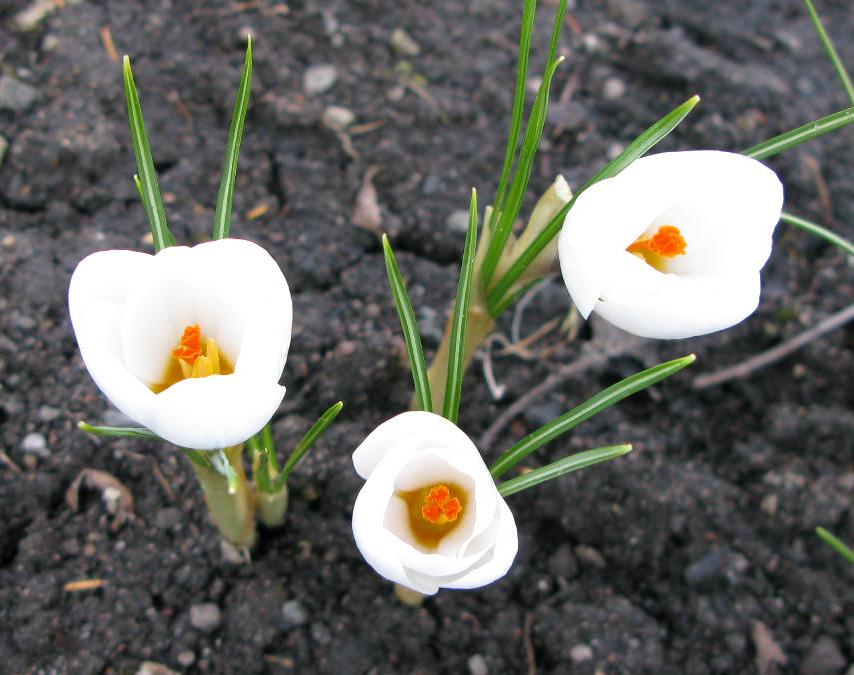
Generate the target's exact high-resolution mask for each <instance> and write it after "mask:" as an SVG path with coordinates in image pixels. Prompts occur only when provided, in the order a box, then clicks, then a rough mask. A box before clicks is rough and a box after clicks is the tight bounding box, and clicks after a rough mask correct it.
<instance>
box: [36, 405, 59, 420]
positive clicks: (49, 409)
mask: <svg viewBox="0 0 854 675" xmlns="http://www.w3.org/2000/svg"><path fill="white" fill-rule="evenodd" d="M61 414H62V411H61V410H60V409H59V408H54V407H53V406H52V405H43V406H42V407H41V408H39V419H40V420H41V421H42V422H53V421H54V420H55V419H57V418H58V417H59V416H60V415H61Z"/></svg>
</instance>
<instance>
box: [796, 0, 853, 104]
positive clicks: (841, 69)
mask: <svg viewBox="0 0 854 675" xmlns="http://www.w3.org/2000/svg"><path fill="white" fill-rule="evenodd" d="M804 4H805V5H806V6H807V11H808V12H809V13H810V18H811V19H812V22H813V25H814V26H815V30H816V32H817V33H818V39H819V40H821V44H823V45H824V49H825V51H827V55H828V56H829V57H830V61H831V63H833V67H834V68H835V69H836V74H837V75H838V76H839V79H840V80H842V86H843V88H844V89H845V93H846V94H848V100H849V101H851V103H852V105H854V86H852V84H851V78H850V77H849V76H848V71H847V70H845V64H844V63H842V59H840V58H839V54H838V53H837V51H836V47H834V46H833V41H832V40H831V39H830V36H829V35H828V34H827V31H826V30H824V25H822V23H821V19H820V18H819V16H818V12H816V11H815V7H813V4H812V2H811V1H810V0H804Z"/></svg>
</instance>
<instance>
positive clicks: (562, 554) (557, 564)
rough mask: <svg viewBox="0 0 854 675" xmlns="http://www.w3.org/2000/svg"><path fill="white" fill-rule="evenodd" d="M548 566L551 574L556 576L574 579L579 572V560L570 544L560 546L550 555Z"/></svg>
mask: <svg viewBox="0 0 854 675" xmlns="http://www.w3.org/2000/svg"><path fill="white" fill-rule="evenodd" d="M546 566H547V567H548V570H549V574H551V575H552V576H555V577H562V578H564V579H572V578H574V577H575V576H576V575H577V574H578V562H577V561H576V560H575V555H574V554H573V553H572V548H571V547H570V545H569V544H561V545H560V546H558V547H557V550H556V551H555V552H554V553H552V554H551V555H550V556H549V559H548V562H547V563H546Z"/></svg>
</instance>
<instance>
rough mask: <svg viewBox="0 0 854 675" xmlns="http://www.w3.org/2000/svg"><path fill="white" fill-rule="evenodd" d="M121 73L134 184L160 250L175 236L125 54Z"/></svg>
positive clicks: (173, 241)
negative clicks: (134, 165) (132, 159)
mask: <svg viewBox="0 0 854 675" xmlns="http://www.w3.org/2000/svg"><path fill="white" fill-rule="evenodd" d="M122 73H123V75H124V81H125V99H126V101H127V109H128V122H129V123H130V136H131V142H132V143H133V154H134V155H135V156H136V168H137V176H138V179H139V180H138V181H135V182H136V183H137V187H138V188H139V190H140V195H141V196H142V205H143V207H144V208H145V214H146V215H147V216H148V222H149V224H150V225H151V234H152V236H153V237H154V250H156V251H159V250H161V249H163V248H166V247H167V246H174V245H175V237H174V236H172V232H171V231H170V230H169V225H168V223H167V222H166V209H165V208H164V207H163V198H162V197H161V196H160V185H159V184H158V182H157V172H156V171H155V170H154V160H152V158H151V145H150V144H149V142H148V133H147V132H146V131H145V121H144V120H143V119H142V106H141V105H140V102H139V92H138V91H137V89H136V82H134V79H133V70H132V69H131V66H130V59H129V58H128V57H127V56H125V58H124V62H123V64H122Z"/></svg>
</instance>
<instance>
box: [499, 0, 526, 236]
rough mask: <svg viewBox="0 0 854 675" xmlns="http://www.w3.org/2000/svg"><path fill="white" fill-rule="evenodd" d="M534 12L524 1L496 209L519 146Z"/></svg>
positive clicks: (502, 197) (508, 178)
mask: <svg viewBox="0 0 854 675" xmlns="http://www.w3.org/2000/svg"><path fill="white" fill-rule="evenodd" d="M536 10H537V0H525V5H524V8H523V9H522V27H521V29H520V31H519V60H518V64H517V66H516V91H515V92H514V94H513V112H512V114H511V121H510V131H509V133H508V135H507V147H506V148H505V150H504V165H503V166H502V167H501V179H500V180H499V181H498V190H497V191H496V193H495V201H494V202H493V204H494V205H495V208H496V209H498V208H499V207H500V205H501V204H503V202H504V196H505V194H506V192H507V181H509V180H510V171H511V169H512V168H513V160H514V159H515V158H516V148H517V147H518V145H519V132H520V131H521V130H522V117H523V115H524V113H525V86H526V85H527V82H528V60H529V58H530V56H531V35H532V34H533V32H534V19H535V14H536ZM487 225H489V223H487Z"/></svg>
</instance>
